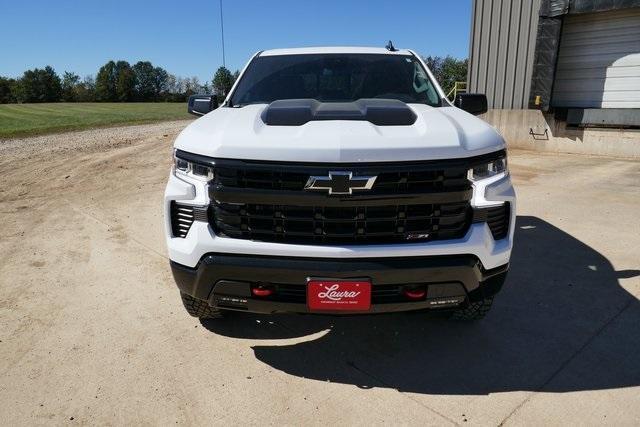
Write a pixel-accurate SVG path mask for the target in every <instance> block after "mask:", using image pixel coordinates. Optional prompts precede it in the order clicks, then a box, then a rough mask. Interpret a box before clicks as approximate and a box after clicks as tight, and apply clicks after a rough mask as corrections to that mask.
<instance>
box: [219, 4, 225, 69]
mask: <svg viewBox="0 0 640 427" xmlns="http://www.w3.org/2000/svg"><path fill="white" fill-rule="evenodd" d="M220 31H221V32H222V66H223V67H225V68H227V64H226V62H225V58H224V21H223V20H222V0H220Z"/></svg>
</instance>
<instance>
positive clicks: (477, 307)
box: [450, 297, 493, 321]
mask: <svg viewBox="0 0 640 427" xmlns="http://www.w3.org/2000/svg"><path fill="white" fill-rule="evenodd" d="M492 304H493V297H489V298H484V299H481V300H480V301H474V302H470V303H468V304H467V306H466V307H462V308H459V309H457V310H456V311H454V312H453V313H452V314H451V317H450V319H451V320H463V321H472V320H480V319H482V318H484V316H486V315H487V313H488V312H489V310H491V305H492Z"/></svg>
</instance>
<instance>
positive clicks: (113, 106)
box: [0, 102, 193, 139]
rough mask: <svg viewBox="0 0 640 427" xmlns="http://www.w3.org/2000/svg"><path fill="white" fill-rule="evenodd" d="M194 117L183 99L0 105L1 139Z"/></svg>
mask: <svg viewBox="0 0 640 427" xmlns="http://www.w3.org/2000/svg"><path fill="white" fill-rule="evenodd" d="M187 118H193V116H191V115H189V114H188V113H187V105H186V103H185V102H177V103H168V102H167V103H165V102H158V103H124V102H123V103H80V102H78V103H63V102H60V103H51V104H3V105H0V139H7V138H13V137H19V136H30V135H41V134H45V133H54V132H62V131H69V130H80V129H90V128H97V127H108V126H116V125H124V124H127V125H128V124H142V123H151V122H158V121H163V120H178V119H187Z"/></svg>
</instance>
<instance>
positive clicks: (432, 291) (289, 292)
mask: <svg viewBox="0 0 640 427" xmlns="http://www.w3.org/2000/svg"><path fill="white" fill-rule="evenodd" d="M256 285H257V284H256ZM269 286H272V287H273V289H274V292H273V294H271V295H269V296H267V297H264V298H260V299H262V300H266V301H277V302H288V303H297V304H305V303H306V301H307V285H306V284H282V283H279V284H276V283H270V284H269ZM407 289H412V290H413V289H424V290H425V291H426V295H425V297H426V299H437V298H442V297H444V296H448V295H456V296H462V297H464V295H465V292H464V287H463V286H462V284H460V283H458V282H455V283H453V282H452V283H431V284H425V283H419V284H397V285H395V284H391V285H374V286H372V287H371V303H372V304H393V303H404V302H415V301H416V299H415V298H411V297H409V296H407V295H406V293H405V290H407ZM421 299H422V300H424V298H421Z"/></svg>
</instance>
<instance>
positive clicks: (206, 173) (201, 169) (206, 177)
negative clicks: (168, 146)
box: [173, 152, 214, 181]
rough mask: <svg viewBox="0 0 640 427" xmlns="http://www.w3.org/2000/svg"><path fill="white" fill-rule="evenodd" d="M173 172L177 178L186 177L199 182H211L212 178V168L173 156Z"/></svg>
mask: <svg viewBox="0 0 640 427" xmlns="http://www.w3.org/2000/svg"><path fill="white" fill-rule="evenodd" d="M173 170H174V173H175V174H176V175H177V176H186V177H188V178H195V179H198V180H200V181H211V180H212V179H213V177H214V171H213V167H212V166H211V165H204V164H201V163H197V162H194V161H192V160H188V159H185V158H182V157H179V156H178V155H177V154H176V153H175V152H174V154H173Z"/></svg>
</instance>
